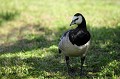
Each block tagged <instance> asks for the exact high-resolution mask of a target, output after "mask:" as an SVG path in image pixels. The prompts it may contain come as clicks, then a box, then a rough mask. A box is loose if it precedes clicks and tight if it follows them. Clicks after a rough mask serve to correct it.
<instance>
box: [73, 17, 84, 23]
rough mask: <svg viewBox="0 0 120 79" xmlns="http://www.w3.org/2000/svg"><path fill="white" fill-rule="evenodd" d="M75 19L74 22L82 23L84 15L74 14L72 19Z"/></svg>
mask: <svg viewBox="0 0 120 79" xmlns="http://www.w3.org/2000/svg"><path fill="white" fill-rule="evenodd" d="M77 18H78V19H77ZM74 20H75V22H74V23H76V24H81V23H82V16H74V17H73V19H72V21H74Z"/></svg>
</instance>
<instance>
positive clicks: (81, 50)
mask: <svg viewBox="0 0 120 79" xmlns="http://www.w3.org/2000/svg"><path fill="white" fill-rule="evenodd" d="M89 45H90V41H88V42H87V43H86V44H84V45H82V46H77V45H73V44H72V43H71V42H70V40H69V32H68V33H67V34H66V36H64V37H63V38H62V39H61V41H60V42H59V49H60V50H61V52H62V53H63V54H64V55H65V56H85V55H86V51H87V50H88V48H89Z"/></svg>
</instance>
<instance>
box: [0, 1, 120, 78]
mask: <svg viewBox="0 0 120 79" xmlns="http://www.w3.org/2000/svg"><path fill="white" fill-rule="evenodd" d="M0 2H1V5H0V78H1V79H42V78H43V79H44V78H50V79H79V78H83V79H87V78H90V79H91V78H93V79H118V78H120V51H119V50H120V39H119V38H120V35H119V34H120V19H119V18H120V15H119V13H120V9H119V7H120V1H119V0H115V1H114V0H109V1H108V0H107V1H105V0H91V1H89V0H81V1H77V0H57V1H54V0H44V1H41V0H21V1H18V0H11V1H9V0H0ZM76 12H80V13H82V14H83V15H84V16H85V18H86V20H87V26H88V30H89V31H90V33H91V35H92V43H91V47H90V49H89V51H88V54H87V59H86V61H85V68H84V71H85V73H86V75H85V76H84V77H80V76H79V72H80V71H79V69H80V58H71V65H72V66H73V67H75V68H76V76H73V77H70V76H68V74H67V69H66V64H65V61H64V56H63V55H60V54H58V50H57V48H58V43H59V38H60V36H61V35H62V33H63V32H65V31H66V30H68V29H71V28H74V27H75V26H73V27H69V23H70V22H71V18H72V16H73V15H74V14H75V13H76Z"/></svg>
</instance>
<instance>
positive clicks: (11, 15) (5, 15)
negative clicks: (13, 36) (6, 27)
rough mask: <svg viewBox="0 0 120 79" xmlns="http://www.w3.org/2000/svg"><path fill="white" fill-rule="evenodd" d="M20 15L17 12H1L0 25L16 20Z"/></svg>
mask: <svg viewBox="0 0 120 79" xmlns="http://www.w3.org/2000/svg"><path fill="white" fill-rule="evenodd" d="M19 14H20V13H19V12H18V11H17V10H12V11H5V12H0V25H1V24H2V23H4V22H7V21H10V20H14V19H15V17H16V16H17V15H19Z"/></svg>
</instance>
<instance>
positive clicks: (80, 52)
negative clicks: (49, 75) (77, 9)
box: [58, 13, 91, 75]
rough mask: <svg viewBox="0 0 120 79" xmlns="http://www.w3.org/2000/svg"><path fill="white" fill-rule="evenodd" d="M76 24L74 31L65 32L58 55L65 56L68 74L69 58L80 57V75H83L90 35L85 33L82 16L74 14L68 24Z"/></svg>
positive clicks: (69, 71) (85, 28)
mask: <svg viewBox="0 0 120 79" xmlns="http://www.w3.org/2000/svg"><path fill="white" fill-rule="evenodd" d="M74 24H76V25H77V27H76V28H75V29H71V30H68V31H66V32H65V33H64V34H63V35H62V37H61V39H60V42H59V45H58V48H59V53H63V54H64V55H65V60H66V64H67V68H68V74H70V73H71V70H72V69H71V67H70V65H69V57H78V56H80V57H81V72H80V75H83V71H82V69H83V64H84V60H85V57H86V53H87V50H88V48H89V45H90V38H91V35H90V33H89V32H88V31H87V27H86V20H85V18H84V17H83V15H82V14H80V13H76V14H75V15H74V16H73V19H72V22H71V24H70V26H71V25H74Z"/></svg>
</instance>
